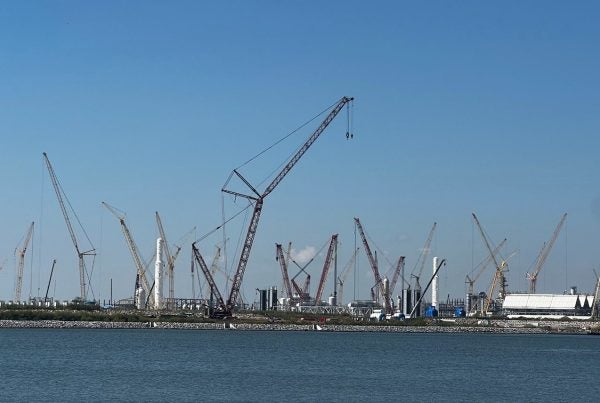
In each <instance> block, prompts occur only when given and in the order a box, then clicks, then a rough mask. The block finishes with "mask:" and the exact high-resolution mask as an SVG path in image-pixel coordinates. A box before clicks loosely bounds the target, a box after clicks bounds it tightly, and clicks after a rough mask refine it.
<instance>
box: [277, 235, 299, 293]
mask: <svg viewBox="0 0 600 403" xmlns="http://www.w3.org/2000/svg"><path fill="white" fill-rule="evenodd" d="M275 251H276V253H277V255H276V257H275V260H277V261H278V262H279V266H280V267H281V276H282V277H283V286H284V287H285V292H286V294H287V297H288V298H290V299H291V298H293V297H294V293H293V292H292V284H291V283H290V276H289V275H288V269H287V259H286V258H285V256H284V255H283V248H282V247H281V244H278V243H276V244H275Z"/></svg>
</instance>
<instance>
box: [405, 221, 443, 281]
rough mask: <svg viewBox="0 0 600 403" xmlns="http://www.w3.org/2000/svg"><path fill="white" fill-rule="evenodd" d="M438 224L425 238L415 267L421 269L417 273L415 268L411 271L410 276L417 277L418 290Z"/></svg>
mask: <svg viewBox="0 0 600 403" xmlns="http://www.w3.org/2000/svg"><path fill="white" fill-rule="evenodd" d="M436 226H437V223H436V222H434V223H433V226H432V227H431V230H430V231H429V235H427V239H426V240H425V245H424V246H423V250H422V251H421V254H420V255H419V259H418V260H417V263H416V264H415V268H414V269H416V268H417V267H419V270H418V271H417V274H414V272H415V270H414V269H413V271H412V273H410V276H411V277H413V278H414V279H415V290H416V291H419V292H420V291H421V284H420V282H419V281H420V279H421V275H422V274H423V268H424V267H425V262H426V261H427V257H428V256H429V251H430V250H431V241H432V240H433V233H434V232H435V228H436Z"/></svg>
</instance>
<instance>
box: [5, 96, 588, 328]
mask: <svg viewBox="0 0 600 403" xmlns="http://www.w3.org/2000/svg"><path fill="white" fill-rule="evenodd" d="M352 101H353V98H351V97H342V98H341V99H340V100H339V101H337V102H336V103H335V104H334V105H333V106H332V108H331V109H330V111H329V113H328V114H327V116H326V117H325V119H324V120H323V121H322V122H321V124H320V125H319V126H318V127H317V129H316V130H315V131H314V132H313V133H312V134H311V135H310V136H309V137H308V139H307V140H306V141H305V143H304V144H303V145H302V146H301V147H300V148H299V149H298V150H297V152H296V153H295V154H294V155H293V156H292V157H291V158H290V159H289V160H288V162H287V163H286V164H285V166H284V167H283V168H282V169H281V171H279V173H278V174H277V175H276V176H275V177H274V179H273V180H272V181H271V182H270V183H269V185H268V186H266V188H265V189H264V190H263V191H262V192H261V191H259V190H257V189H256V188H255V187H254V186H253V185H252V184H251V183H250V182H249V181H248V180H247V179H246V178H245V177H244V176H243V175H242V174H241V173H240V172H239V171H238V169H234V170H233V171H232V173H231V175H230V177H229V178H230V179H231V178H232V177H234V176H235V177H237V178H239V179H240V180H241V181H242V182H243V183H244V184H245V185H246V186H247V188H248V192H247V193H241V192H238V191H234V190H231V189H229V188H227V184H228V182H229V180H228V182H227V183H226V184H225V186H223V188H222V189H221V190H222V192H223V193H224V194H230V195H233V196H235V197H241V198H244V199H246V200H248V202H249V206H252V207H253V212H252V217H251V219H250V222H249V225H248V228H247V231H246V236H245V238H244V242H243V246H242V249H241V252H240V256H239V260H238V263H237V268H236V270H235V272H234V274H233V276H232V277H229V276H227V274H225V275H226V278H227V282H226V284H227V285H229V283H231V287H230V288H229V292H228V294H224V293H222V292H221V290H219V288H218V286H217V283H216V281H215V276H216V274H217V271H218V270H219V268H218V261H219V259H220V257H221V248H220V247H218V246H217V250H216V253H215V256H214V258H213V260H212V263H211V265H210V266H209V265H208V264H207V263H206V261H205V260H204V257H203V256H202V254H201V252H200V249H199V245H198V241H196V242H194V243H192V262H191V263H192V264H191V275H192V294H193V295H194V298H195V295H196V290H195V284H194V281H195V279H197V281H198V287H199V291H200V292H201V294H204V295H207V294H209V295H210V299H211V305H212V306H213V307H214V311H213V314H214V315H217V316H227V315H230V314H231V313H232V312H233V310H234V309H235V308H236V306H238V304H239V303H240V290H241V286H242V281H243V278H244V274H245V271H246V267H247V264H248V261H249V258H250V253H251V250H252V246H253V243H254V239H255V236H256V232H257V228H258V224H259V221H260V217H261V213H262V210H263V205H264V202H265V200H266V198H267V197H268V196H269V195H270V194H271V193H272V192H273V191H274V190H275V189H276V188H277V186H278V185H279V184H280V183H281V182H282V180H283V179H284V178H285V177H286V175H287V174H288V173H289V172H290V171H291V170H292V168H293V167H294V166H295V165H296V164H297V163H298V161H299V160H300V159H301V158H302V156H303V155H304V154H305V153H306V152H307V151H308V149H309V148H310V147H311V146H312V145H313V143H314V142H315V141H316V140H317V139H318V138H319V136H320V135H321V134H322V133H323V132H324V131H325V129H326V128H327V127H328V126H329V124H330V123H331V122H332V121H333V120H334V119H335V117H336V116H337V115H338V114H339V113H340V112H341V111H342V110H343V108H344V107H347V106H349V104H350V103H351V102H352ZM349 130H350V128H349ZM348 133H349V131H348ZM350 137H351V136H349V135H348V134H347V138H350ZM43 157H44V161H45V163H46V166H47V169H48V172H49V176H50V179H51V181H52V185H53V188H54V191H55V193H56V197H57V200H58V204H59V207H60V209H61V212H62V215H63V218H64V221H65V224H66V226H67V230H68V233H69V235H70V238H71V241H72V243H73V246H74V249H75V252H76V254H77V258H78V269H79V282H80V295H79V299H80V300H81V301H82V302H85V301H87V300H88V297H89V293H90V292H91V294H92V296H93V289H92V288H91V284H90V283H91V282H90V271H89V270H88V263H86V261H87V260H89V259H92V267H93V259H94V258H95V255H96V249H95V248H94V246H93V244H92V242H91V240H90V238H89V237H88V235H87V233H86V232H85V229H84V228H83V226H82V225H81V222H80V221H79V218H78V217H77V215H76V214H75V212H74V210H73V208H72V206H71V204H70V202H69V200H68V198H67V196H66V194H65V192H64V190H63V189H62V186H61V184H60V182H59V180H58V178H57V176H56V173H55V172H54V168H53V166H52V164H51V163H50V160H49V159H48V156H47V154H46V153H43ZM102 205H103V206H104V207H105V208H106V209H107V210H108V211H110V212H111V213H112V214H113V215H114V216H115V218H116V219H117V220H118V221H119V224H120V227H121V230H122V232H123V236H124V238H125V240H126V243H127V246H128V249H129V251H130V253H131V256H132V259H133V262H134V266H135V268H136V274H137V281H136V283H137V284H138V285H139V288H140V289H141V292H142V294H143V301H142V303H140V305H141V306H144V307H146V306H155V296H154V293H153V288H154V283H151V281H149V279H148V277H147V275H146V272H147V264H145V263H144V261H143V259H142V258H141V255H140V252H139V248H138V246H137V245H136V243H135V241H134V239H133V236H132V234H131V231H130V229H129V227H128V226H127V223H126V219H125V214H124V213H123V212H122V211H120V210H118V209H117V208H115V207H113V206H111V205H109V204H108V203H106V202H102ZM472 217H473V220H474V222H475V224H476V226H477V228H478V230H479V233H480V235H481V238H482V240H483V243H484V245H485V247H486V249H487V251H488V253H489V256H488V257H487V258H486V259H484V261H482V262H481V263H480V264H479V265H478V266H476V267H475V268H474V269H473V271H472V272H471V273H470V274H469V275H467V276H466V280H465V282H466V284H467V285H468V294H471V295H473V293H474V286H475V283H476V282H477V280H478V279H479V278H480V276H481V275H482V273H483V272H484V271H485V269H486V268H487V267H488V266H489V265H490V264H491V263H493V265H494V267H495V272H494V275H493V277H492V282H491V284H490V287H489V289H488V291H487V293H486V294H485V300H484V301H483V303H482V304H480V305H481V309H482V312H488V310H489V309H490V307H491V306H492V304H493V303H494V296H495V295H496V290H497V289H499V291H498V296H499V298H500V299H501V298H502V297H503V296H505V295H506V292H507V281H506V277H505V273H506V272H507V271H508V264H507V261H508V260H509V259H510V258H511V257H512V256H514V254H516V253H517V252H513V253H512V254H510V255H509V256H507V257H506V258H502V257H501V256H500V250H501V249H502V248H503V246H504V245H505V243H506V241H507V240H506V239H504V240H502V242H500V244H498V245H497V246H494V245H493V243H492V241H491V240H490V239H489V237H488V236H487V235H486V233H485V231H484V229H483V227H482V225H481V223H480V222H479V219H478V218H477V216H476V215H475V213H473V214H472ZM566 217H567V214H566V213H565V214H564V215H563V216H562V218H561V220H560V222H559V224H558V225H557V227H556V229H555V231H554V233H553V235H552V237H551V238H550V240H549V241H548V242H547V243H545V244H544V246H543V248H542V249H541V250H540V253H539V255H538V257H537V259H536V262H535V265H534V268H533V270H532V271H531V272H530V273H527V275H526V276H527V279H528V280H529V292H530V293H535V292H536V283H537V279H538V276H539V274H540V271H541V269H542V267H543V265H544V263H545V261H546V259H547V258H548V256H549V254H550V251H551V250H552V247H553V245H554V243H555V242H556V239H557V237H558V235H559V233H560V231H561V228H562V227H563V224H564V222H565V220H566ZM155 218H156V225H157V228H158V232H159V236H160V238H161V239H162V242H163V245H164V255H165V256H166V267H165V270H166V273H167V277H168V298H167V304H166V306H164V308H167V309H168V308H173V306H169V304H170V303H172V301H174V299H175V274H174V272H175V270H174V268H175V262H176V260H177V258H178V256H179V254H180V252H181V250H182V247H181V246H179V245H176V244H174V245H173V249H172V247H171V246H170V244H169V242H168V241H167V236H166V233H165V230H164V227H163V224H162V220H161V217H160V215H159V213H158V212H156V213H155ZM354 222H355V226H356V229H357V231H358V233H359V234H360V238H361V241H362V248H363V250H364V251H365V254H366V256H367V259H368V262H369V266H370V268H371V270H372V272H373V278H374V285H373V287H372V288H371V297H372V299H373V300H374V301H381V303H382V305H383V307H384V309H385V311H386V313H391V312H392V310H393V306H394V304H393V301H392V295H393V293H394V290H395V287H396V285H397V283H398V281H399V280H400V278H402V286H403V288H404V289H405V290H409V292H410V290H411V284H410V281H407V279H406V278H405V276H404V266H405V256H400V257H399V258H398V260H397V263H396V264H395V265H392V264H390V270H391V273H386V276H383V277H382V275H381V273H380V270H379V262H378V259H377V251H375V252H373V250H372V248H371V245H370V244H369V241H368V239H367V238H368V237H367V235H366V233H365V231H364V228H363V225H362V223H361V222H360V219H359V218H354ZM74 223H77V224H78V225H79V228H81V230H79V231H78V232H76V231H75V228H74ZM436 226H437V223H433V226H432V228H431V230H430V231H429V234H428V236H427V239H426V242H425V245H424V247H423V249H422V253H421V255H420V256H419V259H418V260H417V263H416V264H415V267H414V268H413V270H412V272H411V273H410V278H412V279H414V290H413V292H414V295H415V299H418V300H419V302H420V300H421V299H422V297H423V295H424V294H425V292H426V291H427V287H429V284H431V281H430V282H429V284H428V285H427V287H426V289H425V290H422V287H421V284H420V281H421V277H422V273H423V268H424V267H425V262H426V261H427V257H428V254H429V251H430V249H431V242H432V239H433V235H434V232H435V229H436ZM33 229H34V223H33V222H32V223H31V225H30V226H29V228H28V231H27V233H26V236H25V237H24V240H23V242H22V243H20V245H19V246H18V247H17V250H16V255H17V256H18V264H17V269H16V281H15V299H16V300H21V297H22V286H23V271H24V260H25V254H26V251H27V249H28V245H29V243H30V241H31V238H32V234H33ZM194 229H195V228H194ZM194 229H192V231H194ZM192 231H190V232H192ZM77 233H79V234H81V235H83V237H84V238H85V241H86V243H87V244H88V245H89V247H85V248H82V247H81V245H82V241H81V238H82V237H81V236H79V237H78V236H77ZM188 234H189V233H188ZM337 250H338V234H333V235H332V236H331V238H330V240H329V246H328V249H327V253H326V257H325V260H324V263H323V268H322V271H321V276H320V279H319V283H318V287H317V291H316V294H315V297H314V301H315V302H316V303H317V304H318V303H320V301H321V298H322V296H323V292H324V287H325V282H326V280H327V278H328V275H329V271H330V267H331V265H332V263H333V264H334V287H333V295H332V296H333V301H335V303H336V304H337V302H338V301H341V300H342V299H343V289H344V285H345V284H346V281H347V277H348V274H349V273H350V268H351V267H353V265H354V263H355V261H356V258H357V254H358V252H359V250H360V247H356V248H355V249H354V251H353V254H352V256H351V258H350V260H349V261H348V263H347V264H346V265H344V267H343V268H342V270H341V271H340V273H338V270H337ZM276 259H277V261H278V262H279V264H280V268H281V273H282V279H283V285H284V289H285V292H286V294H287V298H288V299H289V301H290V303H302V302H305V301H306V300H308V299H310V297H309V290H310V280H311V277H310V274H308V273H307V271H306V268H307V266H308V264H310V263H311V262H312V260H313V259H314V257H313V259H311V260H310V261H309V262H308V263H306V264H304V265H301V264H299V263H297V262H296V261H295V260H294V259H293V258H292V257H291V242H290V243H289V244H288V248H287V251H284V249H283V246H282V245H281V244H276ZM290 262H292V263H294V264H295V265H296V266H297V268H298V269H299V270H298V272H297V273H296V274H295V275H294V276H292V277H291V278H290V274H289V272H288V269H289V266H290ZM55 264H56V260H54V261H53V265H52V272H53V271H54V265H55ZM440 267H441V265H440ZM195 268H196V270H195ZM198 268H199V269H200V271H202V274H203V277H204V278H205V280H206V282H205V284H204V286H203V285H202V284H201V281H200V276H199V271H198V270H197V269H198ZM1 269H2V267H1V266H0V270H1ZM301 274H304V275H305V277H304V283H303V284H299V281H300V280H299V279H298V276H300V275H301ZM387 274H389V276H388V275H387ZM388 278H391V280H388ZM598 284H599V286H598V287H597V290H596V293H598V292H599V291H598V289H599V288H600V280H599V281H598ZM49 286H50V282H49V283H48V289H49ZM338 290H339V291H338ZM47 294H48V291H47V292H46V298H47ZM416 305H417V304H416V301H415V309H416ZM413 311H414V310H413ZM411 314H412V312H411Z"/></svg>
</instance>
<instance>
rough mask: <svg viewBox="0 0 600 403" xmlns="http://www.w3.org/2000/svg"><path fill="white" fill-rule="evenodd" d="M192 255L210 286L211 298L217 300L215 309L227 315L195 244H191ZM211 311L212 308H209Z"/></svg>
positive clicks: (219, 293) (213, 280)
mask: <svg viewBox="0 0 600 403" xmlns="http://www.w3.org/2000/svg"><path fill="white" fill-rule="evenodd" d="M192 253H193V255H194V258H195V259H196V262H197V263H198V266H200V269H201V270H202V273H204V277H205V278H206V281H207V282H208V285H209V286H210V293H211V296H215V298H217V309H218V310H219V311H221V312H222V314H224V315H227V314H228V313H229V312H227V311H226V310H224V308H225V301H224V300H223V296H222V295H221V292H220V291H219V289H218V288H217V284H216V283H215V279H214V277H213V275H212V274H211V272H210V270H209V268H208V266H207V265H206V262H205V261H204V258H203V257H202V254H200V251H199V250H198V248H196V242H194V243H192ZM211 309H212V307H211Z"/></svg>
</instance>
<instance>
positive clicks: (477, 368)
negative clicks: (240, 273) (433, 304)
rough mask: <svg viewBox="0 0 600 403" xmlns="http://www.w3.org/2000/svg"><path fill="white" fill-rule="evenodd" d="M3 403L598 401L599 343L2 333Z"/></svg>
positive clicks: (468, 337)
mask: <svg viewBox="0 0 600 403" xmlns="http://www.w3.org/2000/svg"><path fill="white" fill-rule="evenodd" d="M0 356H1V357H2V358H1V362H2V369H1V371H2V373H1V375H0V379H1V381H0V385H1V388H0V400H2V401H39V400H46V401H99V400H111V401H213V400H221V401H476V402H482V401H511V402H514V401H573V400H577V401H600V386H598V379H599V378H600V337H596V336H562V335H490V334H486V335H478V334H455V335H453V334H390V333H377V334H370V333H369V334H367V333H322V332H241V331H239V332H236V331H185V330H156V329H147V330H56V329H1V330H0Z"/></svg>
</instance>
